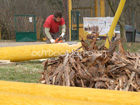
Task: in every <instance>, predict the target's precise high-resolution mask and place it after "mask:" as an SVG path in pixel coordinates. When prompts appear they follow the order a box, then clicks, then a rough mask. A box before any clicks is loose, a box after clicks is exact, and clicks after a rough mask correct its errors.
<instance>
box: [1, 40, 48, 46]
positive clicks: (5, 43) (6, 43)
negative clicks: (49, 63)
mask: <svg viewBox="0 0 140 105" xmlns="http://www.w3.org/2000/svg"><path fill="white" fill-rule="evenodd" d="M39 44H46V42H15V41H0V47H12V46H25V45H39Z"/></svg>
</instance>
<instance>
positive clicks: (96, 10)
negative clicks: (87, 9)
mask: <svg viewBox="0 0 140 105" xmlns="http://www.w3.org/2000/svg"><path fill="white" fill-rule="evenodd" d="M95 17H98V0H95Z"/></svg>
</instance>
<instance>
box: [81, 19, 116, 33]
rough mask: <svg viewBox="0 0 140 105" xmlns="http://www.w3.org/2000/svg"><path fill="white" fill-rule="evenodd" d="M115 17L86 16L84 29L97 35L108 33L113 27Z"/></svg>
mask: <svg viewBox="0 0 140 105" xmlns="http://www.w3.org/2000/svg"><path fill="white" fill-rule="evenodd" d="M113 19H114V17H84V18H83V22H84V31H85V32H86V33H87V34H92V35H94V34H95V35H96V33H97V32H100V31H101V32H100V34H99V35H106V34H107V33H108V31H109V29H110V27H111V24H112V21H113Z"/></svg>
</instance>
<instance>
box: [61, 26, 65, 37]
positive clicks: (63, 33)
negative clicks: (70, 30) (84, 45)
mask: <svg viewBox="0 0 140 105" xmlns="http://www.w3.org/2000/svg"><path fill="white" fill-rule="evenodd" d="M61 27H62V34H61V36H62V37H64V35H65V32H66V25H65V24H64V25H62V26H61Z"/></svg>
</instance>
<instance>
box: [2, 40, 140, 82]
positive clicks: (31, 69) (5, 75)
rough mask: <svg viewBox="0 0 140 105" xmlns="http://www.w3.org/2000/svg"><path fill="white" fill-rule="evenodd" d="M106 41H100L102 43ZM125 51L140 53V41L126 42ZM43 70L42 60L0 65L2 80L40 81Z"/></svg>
mask: <svg viewBox="0 0 140 105" xmlns="http://www.w3.org/2000/svg"><path fill="white" fill-rule="evenodd" d="M103 42H104V41H98V42H97V44H98V45H101V44H102V43H103ZM124 49H125V51H129V52H138V53H140V43H125V44H124ZM42 71H43V64H42V62H40V61H26V62H18V63H17V64H16V65H6V66H0V80H6V81H18V82H29V83H38V82H39V81H38V80H39V79H40V78H41V74H40V73H39V72H42Z"/></svg>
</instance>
